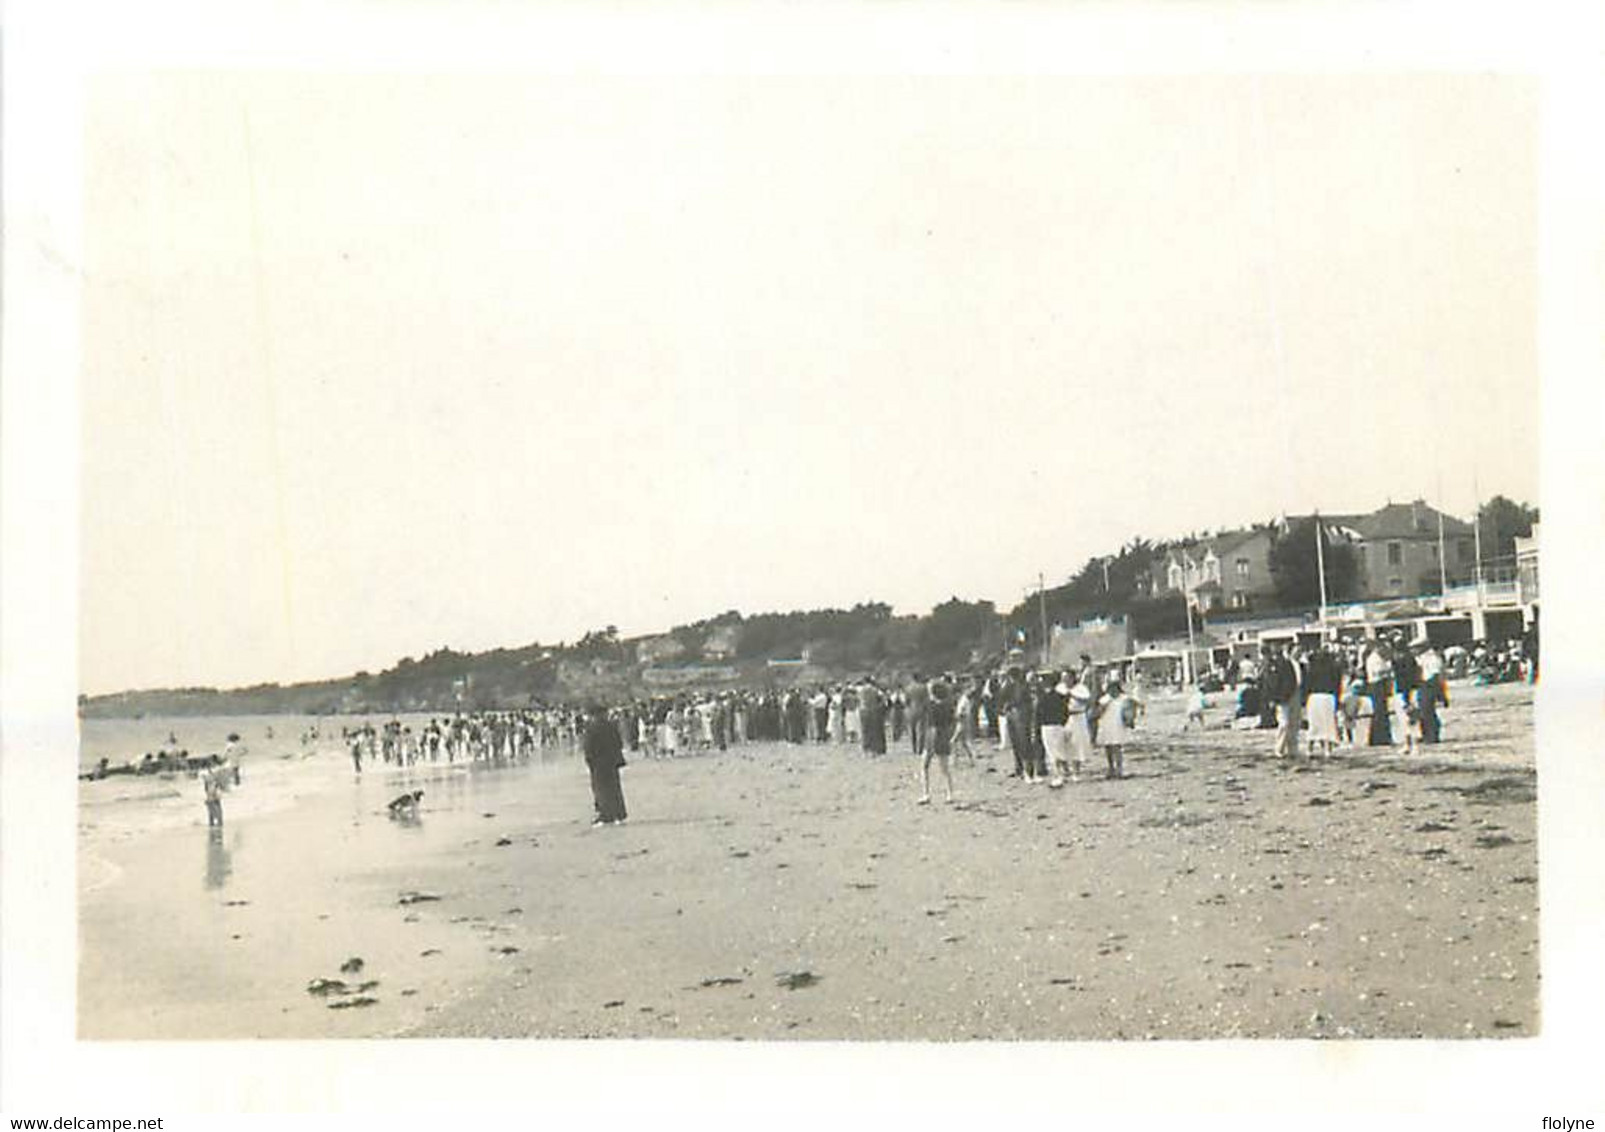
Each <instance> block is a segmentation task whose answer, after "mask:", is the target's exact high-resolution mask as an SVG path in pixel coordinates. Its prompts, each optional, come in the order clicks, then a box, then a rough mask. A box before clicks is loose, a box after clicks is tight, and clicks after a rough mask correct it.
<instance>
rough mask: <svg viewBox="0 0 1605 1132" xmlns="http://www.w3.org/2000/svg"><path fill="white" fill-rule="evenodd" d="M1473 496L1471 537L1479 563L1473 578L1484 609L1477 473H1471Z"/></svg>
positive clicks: (1479, 490)
mask: <svg viewBox="0 0 1605 1132" xmlns="http://www.w3.org/2000/svg"><path fill="white" fill-rule="evenodd" d="M1471 494H1473V495H1475V496H1476V497H1477V500H1476V502H1475V503H1474V504H1473V505H1472V510H1471V537H1472V538H1473V539H1474V540H1475V543H1476V545H1475V548H1474V550H1475V553H1476V556H1477V563H1476V566H1475V567H1474V570H1473V577H1475V579H1476V582H1477V608H1478V609H1481V608H1482V487H1481V486H1480V485H1479V484H1478V483H1477V473H1476V470H1475V469H1473V470H1472V473H1471Z"/></svg>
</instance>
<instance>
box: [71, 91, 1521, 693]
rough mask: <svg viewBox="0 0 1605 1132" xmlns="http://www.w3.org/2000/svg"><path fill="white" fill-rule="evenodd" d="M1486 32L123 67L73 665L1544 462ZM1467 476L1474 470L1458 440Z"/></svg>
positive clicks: (353, 661) (1225, 521)
mask: <svg viewBox="0 0 1605 1132" xmlns="http://www.w3.org/2000/svg"><path fill="white" fill-rule="evenodd" d="M1534 107H1535V103H1534V99H1533V97H1532V88H1531V87H1530V86H1529V85H1526V84H1525V83H1523V82H1521V81H1518V80H1512V79H1508V78H1496V77H1476V78H1469V77H1442V76H1438V77H1432V76H1425V77H1416V78H1397V79H1388V78H1377V77H1363V76H1362V77H1349V78H1337V77H1331V78H1281V77H1275V78H1272V77H1267V78H1264V79H1254V78H1248V77H1244V78H1196V79H1193V78H1182V79H1153V80H1147V79H1130V78H1104V79H1053V78H1043V79H1007V80H997V79H983V78H928V79H915V78H900V79H895V80H885V81H874V80H866V79H853V78H840V77H836V78H831V79H828V80H824V79H821V80H817V81H816V80H805V79H759V80H740V79H734V78H730V79H716V80H715V79H708V80H685V79H661V80H646V79H642V80H623V79H596V80H579V79H541V80H522V79H518V78H512V77H508V78H484V77H480V78H468V77H441V78H436V79H425V78H419V77H397V78H384V77H351V76H348V77H309V78H304V77H290V76H273V75H255V76H246V75H228V74H222V73H193V74H186V75H168V76H164V77H128V78H121V79H116V80H107V81H103V82H102V83H101V84H100V85H99V86H97V88H96V91H95V96H94V98H93V99H92V101H91V106H90V115H89V123H88V131H87V134H86V144H85V154H86V166H87V177H88V181H87V184H86V213H85V244H86V248H85V254H86V264H87V283H86V289H85V295H84V315H85V336H84V360H85V372H84V379H83V385H82V394H83V407H84V408H83V412H84V432H83V445H84V448H83V465H82V466H83V479H82V490H83V496H84V499H83V503H84V511H83V553H84V561H83V564H82V565H83V569H82V597H83V604H82V622H81V624H82V629H81V633H82V640H81V645H82V680H83V687H84V690H85V691H88V692H91V693H94V692H104V691H110V690H115V689H120V688H126V687H151V686H171V685H192V684H208V685H224V686H227V685H235V684H241V683H250V682H255V681H259V680H290V679H302V678H310V677H319V676H335V675H340V674H344V673H348V672H351V671H354V670H356V669H362V668H366V669H370V670H377V669H379V668H382V667H384V666H386V665H388V664H390V663H393V662H394V661H395V660H397V659H399V658H400V657H402V656H407V655H411V656H418V655H422V654H423V653H425V652H428V651H430V650H432V649H434V648H438V647H440V646H442V645H450V646H452V647H455V648H458V649H479V648H485V647H492V646H497V645H516V644H522V643H528V642H530V641H533V640H540V641H546V642H553V641H556V640H559V639H568V640H572V639H575V638H576V637H578V636H579V635H581V634H582V633H584V632H585V631H586V630H587V629H591V628H595V627H598V626H601V625H605V624H616V625H618V626H619V627H620V629H621V630H623V631H624V632H625V633H627V634H635V633H641V632H650V631H656V630H661V629H664V628H667V627H669V626H670V625H673V624H675V623H677V622H682V621H686V620H693V619H697V618H700V617H703V616H707V615H711V614H714V613H717V612H720V611H722V610H725V609H731V608H736V609H740V610H742V611H744V612H749V613H750V612H758V611H764V610H772V609H788V608H799V607H805V608H813V607H820V606H828V605H849V604H852V603H854V602H857V601H863V600H871V599H876V600H884V601H889V602H891V603H892V604H893V605H894V606H896V607H897V608H898V609H899V610H900V611H906V612H922V611H924V610H927V609H929V608H930V606H931V605H932V604H934V603H935V602H938V601H941V600H944V599H945V598H947V597H949V596H950V595H955V594H956V595H959V596H963V597H966V598H982V597H984V598H990V599H992V600H995V601H997V602H998V603H999V604H1000V605H1002V606H1008V605H1011V604H1013V603H1014V602H1015V601H1017V600H1018V599H1019V597H1020V596H1021V594H1022V593H1023V591H1024V590H1025V588H1026V586H1027V585H1028V584H1030V583H1031V582H1032V581H1033V580H1034V578H1035V576H1036V573H1037V571H1038V570H1042V571H1045V572H1046V574H1047V576H1048V579H1049V582H1050V584H1051V583H1052V582H1054V581H1056V580H1061V579H1063V578H1064V577H1066V576H1068V575H1069V574H1070V573H1072V572H1073V571H1074V570H1075V569H1076V568H1077V567H1078V566H1079V565H1080V564H1081V562H1082V561H1084V560H1085V559H1086V558H1087V557H1088V556H1089V555H1092V554H1096V553H1101V552H1104V551H1108V550H1113V549H1115V548H1116V547H1117V546H1118V545H1119V544H1120V543H1122V542H1124V541H1125V540H1127V539H1129V538H1130V537H1132V536H1134V535H1138V534H1141V535H1145V536H1148V537H1164V536H1168V535H1174V534H1179V533H1184V532H1186V531H1190V530H1194V529H1203V528H1211V527H1220V526H1228V525H1236V524H1239V523H1245V522H1249V521H1253V520H1259V519H1265V518H1269V517H1271V516H1273V515H1275V514H1277V513H1279V512H1282V511H1284V510H1289V511H1291V510H1300V511H1307V510H1309V509H1312V508H1315V507H1320V508H1322V509H1326V510H1331V511H1359V510H1366V509H1370V508H1372V507H1374V506H1377V505H1379V504H1381V503H1383V502H1384V501H1385V500H1387V499H1389V498H1392V499H1399V500H1403V499H1411V498H1414V497H1417V496H1421V497H1424V498H1427V499H1429V500H1435V499H1441V500H1442V501H1443V502H1444V503H1446V504H1447V506H1448V507H1449V508H1450V510H1451V511H1454V512H1457V513H1460V514H1462V515H1465V514H1469V512H1470V510H1471V507H1472V503H1473V479H1474V477H1475V479H1476V480H1477V481H1479V482H1480V485H1481V488H1482V491H1483V493H1484V494H1489V493H1491V492H1493V491H1501V492H1504V493H1505V494H1508V495H1512V496H1515V497H1517V498H1521V499H1527V500H1536V498H1537V437H1538V378H1537V358H1536V345H1535V311H1536V298H1537V295H1536V274H1535V270H1536V264H1535V249H1536V237H1537V232H1536V195H1535V194H1536V183H1535V160H1534V158H1535V133H1534V131H1535V114H1534ZM1440 484H1441V488H1440V486H1439V485H1440Z"/></svg>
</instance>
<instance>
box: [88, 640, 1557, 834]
mask: <svg viewBox="0 0 1605 1132" xmlns="http://www.w3.org/2000/svg"><path fill="white" fill-rule="evenodd" d="M1304 640H1305V641H1306V643H1304V644H1293V643H1292V642H1285V643H1283V642H1277V641H1271V642H1269V643H1265V644H1263V645H1262V646H1261V647H1260V649H1259V651H1258V653H1257V655H1254V654H1251V655H1238V656H1234V657H1232V658H1230V659H1229V660H1226V661H1224V662H1222V663H1220V664H1217V665H1215V666H1213V667H1212V668H1211V669H1210V670H1209V671H1207V672H1204V673H1201V674H1198V676H1197V678H1196V679H1194V680H1193V681H1191V682H1190V683H1189V684H1187V685H1186V686H1185V687H1184V688H1183V689H1182V690H1183V691H1184V693H1185V694H1186V697H1187V699H1186V711H1185V717H1184V721H1183V723H1182V729H1183V730H1184V731H1187V730H1192V729H1204V730H1210V729H1232V730H1258V729H1264V730H1266V731H1274V732H1275V736H1274V740H1273V741H1272V744H1271V753H1272V754H1273V755H1274V756H1276V757H1277V758H1279V759H1288V760H1290V759H1293V758H1295V757H1298V756H1299V755H1301V754H1307V755H1308V756H1309V757H1312V758H1321V757H1324V758H1331V757H1333V756H1334V755H1335V754H1336V752H1337V750H1338V748H1339V747H1340V746H1359V745H1364V746H1370V747H1390V746H1394V745H1397V744H1401V743H1402V744H1403V746H1404V747H1405V750H1406V751H1407V752H1410V751H1413V750H1414V749H1415V748H1416V746H1417V745H1433V744H1437V743H1439V742H1441V741H1442V739H1443V711H1444V709H1445V708H1447V707H1448V706H1449V703H1450V700H1449V683H1448V682H1449V680H1450V679H1451V678H1468V677H1469V678H1470V679H1472V680H1473V681H1475V682H1476V683H1478V684H1485V683H1498V682H1503V681H1507V680H1511V679H1523V680H1533V679H1536V676H1537V656H1536V642H1535V641H1529V642H1523V641H1522V640H1520V639H1515V640H1511V641H1506V642H1502V643H1499V644H1495V645H1489V644H1487V643H1484V642H1467V643H1466V644H1463V645H1453V646H1450V647H1448V648H1444V649H1440V648H1438V647H1437V646H1436V645H1435V644H1434V643H1432V642H1431V641H1430V640H1427V639H1426V638H1415V639H1407V638H1406V636H1405V635H1404V634H1402V633H1399V632H1384V633H1382V634H1379V635H1377V636H1376V637H1374V638H1370V639H1366V640H1353V641H1346V640H1342V639H1340V638H1339V637H1338V636H1337V635H1336V634H1329V635H1326V636H1324V637H1322V638H1320V639H1318V640H1315V641H1313V642H1311V641H1309V639H1308V638H1304ZM1156 690H1157V688H1156V687H1155V686H1151V685H1149V684H1147V683H1146V682H1145V680H1144V678H1143V676H1142V674H1141V673H1140V672H1139V671H1137V670H1136V669H1135V668H1134V667H1133V666H1131V665H1129V664H1122V663H1118V662H1117V663H1112V664H1111V663H1102V664H1100V663H1095V662H1094V661H1093V659H1092V658H1091V657H1090V656H1088V655H1086V654H1083V655H1082V656H1081V657H1080V662H1079V664H1077V665H1075V666H1072V667H1069V668H1066V669H1062V670H1059V669H1038V670H1033V669H1031V668H1030V667H1028V666H1027V665H1025V664H1024V663H1011V664H1005V665H1002V666H1000V667H998V668H996V669H990V668H989V669H988V670H983V671H970V672H952V671H949V672H943V673H940V674H937V675H934V676H926V675H924V674H922V673H919V672H915V673H912V674H910V675H909V676H907V677H901V678H891V679H883V678H879V677H874V676H864V677H862V678H860V679H857V680H849V681H836V682H828V683H814V684H807V685H802V686H797V687H792V688H766V689H739V688H737V689H725V690H718V691H706V690H705V691H693V692H682V693H678V694H672V695H659V696H654V697H637V698H631V699H624V700H621V701H618V702H616V703H614V704H611V705H605V704H602V703H599V702H597V703H592V704H591V705H589V706H588V707H587V708H585V709H583V710H581V709H578V708H575V707H572V706H567V705H545V706H534V707H530V708H525V709H520V710H513V711H470V712H466V713H464V712H459V713H456V714H452V715H447V716H435V717H431V718H430V719H429V720H428V722H427V723H423V724H422V725H421V726H418V727H417V728H416V729H415V728H414V726H413V724H412V723H408V722H403V721H402V720H401V719H400V718H392V719H390V720H388V721H385V722H383V723H380V724H378V725H377V726H376V725H375V724H374V723H372V722H371V721H364V722H362V723H360V724H358V725H356V726H347V727H344V728H342V730H341V736H342V740H343V743H344V746H345V748H346V750H347V752H348V753H349V755H350V757H351V760H352V764H353V767H354V769H355V771H356V772H357V773H358V774H361V772H362V770H363V766H364V764H365V763H366V764H368V765H369V766H370V767H371V766H373V765H374V764H376V763H378V764H380V765H383V766H387V767H395V768H398V769H404V768H410V767H414V766H417V765H419V764H435V763H441V762H445V763H448V764H456V763H464V764H482V765H505V764H512V763H520V762H527V761H529V760H530V759H532V758H535V757H539V756H542V755H543V754H544V753H546V752H549V751H557V752H562V753H568V752H572V751H574V750H575V749H576V748H578V749H579V750H580V751H581V752H582V753H583V755H584V757H585V760H586V763H587V765H588V768H589V770H590V773H591V779H592V788H593V796H594V800H595V807H596V818H595V821H596V824H599V825H612V824H616V823H619V822H622V821H624V820H625V818H626V808H625V804H624V797H623V792H622V787H621V785H620V781H619V774H618V771H619V769H620V768H622V767H623V766H624V765H625V762H626V757H627V756H628V757H641V758H648V759H677V758H687V757H692V756H696V755H701V754H705V753H709V752H714V751H727V750H730V749H732V748H739V747H743V746H747V745H753V744H763V743H785V744H789V745H796V746H801V745H808V744H815V745H827V744H828V745H837V746H843V745H847V746H852V747H855V748H859V749H861V750H862V751H863V753H864V754H865V755H866V756H868V757H877V756H881V755H885V754H887V752H888V749H889V746H890V745H891V744H901V743H903V742H905V741H906V742H907V743H908V744H909V750H910V752H911V753H912V754H913V755H914V756H915V758H916V759H917V768H918V770H917V776H918V777H917V782H918V788H919V794H918V797H917V801H918V803H919V804H921V805H925V804H929V803H930V801H931V769H932V766H933V764H934V765H935V767H936V769H937V770H938V772H939V773H940V776H941V784H942V786H943V792H944V797H945V799H946V800H947V801H949V802H951V801H953V800H954V790H953V776H952V770H951V765H950V764H951V763H952V762H953V761H954V760H955V759H957V760H963V759H968V760H969V761H970V762H971V763H972V764H973V763H974V762H975V758H976V753H977V750H978V749H982V750H986V749H990V750H993V751H997V752H1001V753H1005V754H1006V755H1008V756H1010V757H1012V761H1013V767H1012V769H1011V770H1009V771H1008V775H1009V777H1012V778H1017V779H1020V780H1022V781H1024V782H1026V783H1031V784H1043V785H1046V786H1049V787H1052V788H1060V787H1063V786H1064V785H1065V784H1066V783H1069V782H1075V781H1078V780H1080V779H1081V777H1082V776H1083V775H1084V774H1086V773H1087V771H1088V768H1089V765H1090V764H1093V763H1095V762H1096V761H1099V756H1100V755H1101V756H1102V758H1101V762H1102V770H1103V774H1104V776H1105V777H1107V778H1111V779H1120V778H1123V777H1125V774H1126V758H1125V756H1126V750H1127V747H1128V746H1129V745H1130V744H1132V743H1133V742H1134V741H1136V739H1137V738H1138V735H1139V732H1140V731H1141V729H1142V727H1143V721H1144V719H1145V716H1146V712H1147V705H1148V699H1149V696H1150V694H1151V693H1152V692H1154V691H1156ZM1227 694H1229V696H1230V699H1229V701H1227V702H1222V703H1218V702H1217V700H1216V699H1215V697H1216V696H1218V695H1219V696H1225V695H1227ZM1222 707H1224V708H1228V711H1226V712H1224V713H1223V712H1221V711H1219V710H1217V709H1218V708H1222ZM320 738H321V736H320V734H319V732H318V729H317V725H316V724H314V725H313V726H312V727H311V728H310V729H309V730H308V731H306V732H304V733H303V734H302V736H301V742H302V746H303V747H304V748H308V749H311V748H315V747H316V746H317V745H318V742H319V739H320ZM242 753H243V747H242V745H241V743H240V738H239V736H238V735H237V734H230V735H229V737H228V744H227V746H226V747H225V748H224V750H223V752H222V753H221V754H209V755H205V756H199V757H196V756H191V755H190V754H189V753H188V751H186V750H184V749H182V748H180V747H179V746H178V741H177V737H176V736H175V735H171V734H170V735H169V737H168V742H167V743H166V744H165V745H164V746H163V748H162V749H161V750H160V751H159V752H152V753H147V754H146V755H145V757H144V759H143V760H141V761H140V762H139V763H138V764H122V765H121V766H117V767H113V766H110V765H109V763H108V760H106V759H101V760H100V762H99V764H98V765H97V766H96V767H95V768H94V769H92V770H90V771H88V772H86V773H84V774H82V775H81V776H80V777H82V778H85V779H96V778H104V777H108V776H110V775H116V774H150V773H158V772H184V773H192V774H196V775H197V776H198V777H199V779H200V781H201V784H202V787H203V791H204V796H205V800H206V808H207V819H208V824H209V825H214V826H220V825H221V824H222V796H223V794H224V792H225V791H227V790H229V789H231V788H233V787H235V786H237V785H238V784H239V783H240V756H241V754H242ZM414 805H416V799H414Z"/></svg>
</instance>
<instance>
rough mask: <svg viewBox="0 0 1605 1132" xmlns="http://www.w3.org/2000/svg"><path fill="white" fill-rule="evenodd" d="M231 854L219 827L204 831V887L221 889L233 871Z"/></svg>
mask: <svg viewBox="0 0 1605 1132" xmlns="http://www.w3.org/2000/svg"><path fill="white" fill-rule="evenodd" d="M231 858H232V853H231V851H230V849H229V846H228V844H227V843H226V842H225V841H224V839H223V830H222V828H221V827H218V826H213V827H212V828H210V829H208V830H207V831H206V887H207V888H222V887H223V886H224V884H226V883H227V882H228V878H229V874H230V873H232V872H233V871H234V863H233V860H232V859H231Z"/></svg>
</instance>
